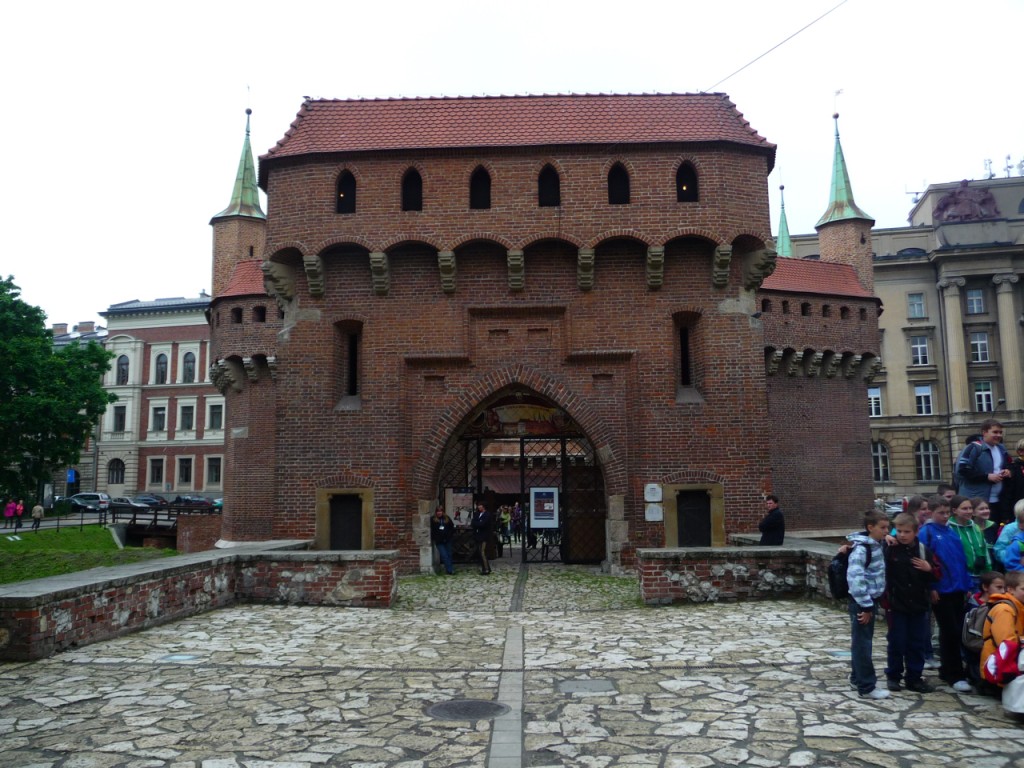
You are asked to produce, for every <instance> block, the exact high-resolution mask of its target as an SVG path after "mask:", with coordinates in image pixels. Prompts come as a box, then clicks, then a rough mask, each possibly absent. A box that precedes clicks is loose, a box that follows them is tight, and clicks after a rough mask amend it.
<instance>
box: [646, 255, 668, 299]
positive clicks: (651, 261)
mask: <svg viewBox="0 0 1024 768" xmlns="http://www.w3.org/2000/svg"><path fill="white" fill-rule="evenodd" d="M664 283H665V249H664V248H663V247H662V246H660V245H652V246H651V247H650V248H648V249H647V287H648V288H649V289H651V290H652V291H655V290H657V289H658V288H661V286H662V285H664Z"/></svg>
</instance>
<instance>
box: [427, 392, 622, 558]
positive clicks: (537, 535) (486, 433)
mask: <svg viewBox="0 0 1024 768" xmlns="http://www.w3.org/2000/svg"><path fill="white" fill-rule="evenodd" d="M436 493H437V496H436V502H437V503H438V504H441V505H443V506H444V507H445V508H446V510H447V511H448V513H449V515H451V517H452V518H453V519H454V520H455V523H456V526H457V528H458V527H462V528H464V529H465V528H466V526H467V525H468V518H469V513H470V511H471V509H472V507H473V505H474V504H476V503H478V502H483V503H484V505H485V506H486V507H487V508H488V509H490V510H491V511H492V512H493V513H495V514H496V516H497V515H500V510H509V513H510V516H511V530H510V531H507V532H505V533H507V534H508V535H506V536H505V538H506V540H507V543H508V545H509V546H510V547H512V548H513V552H515V550H516V547H514V546H513V545H514V544H517V545H518V557H519V559H520V560H521V561H522V562H529V561H534V562H537V561H546V562H564V563H600V562H602V561H604V560H605V559H606V557H607V542H606V536H605V528H606V526H605V522H606V520H607V511H606V503H605V490H604V476H603V474H602V471H601V464H600V461H599V460H598V457H597V453H596V451H595V450H594V447H593V445H592V444H591V442H590V440H589V439H588V438H587V436H586V434H585V433H584V431H583V429H582V428H581V427H580V425H579V424H578V423H577V422H576V421H575V420H574V419H573V418H572V417H571V416H570V415H569V414H568V413H566V411H565V410H564V409H562V408H560V407H559V406H558V405H556V404H555V403H553V402H552V401H551V400H549V399H548V398H545V397H543V396H541V395H539V394H537V393H536V392H532V391H530V390H529V389H527V388H525V387H513V388H509V389H506V390H503V391H500V392H497V393H495V394H494V395H492V396H491V397H489V398H487V399H486V400H485V401H484V402H482V403H480V404H479V405H478V407H477V408H476V409H474V411H473V412H472V413H471V414H470V416H469V417H468V418H467V419H466V420H465V421H464V422H463V424H462V426H461V428H460V429H459V430H457V431H455V432H454V433H453V434H452V436H451V438H450V440H449V441H448V445H447V447H446V449H445V451H444V453H443V454H442V457H441V461H440V464H439V467H438V473H437V491H436ZM465 532H466V534H467V535H466V536H463V537H461V538H463V539H466V542H467V545H469V546H467V551H468V552H470V553H471V552H472V547H471V545H470V542H469V537H468V529H466V531H465ZM458 551H459V537H458V536H457V538H456V552H457V553H458Z"/></svg>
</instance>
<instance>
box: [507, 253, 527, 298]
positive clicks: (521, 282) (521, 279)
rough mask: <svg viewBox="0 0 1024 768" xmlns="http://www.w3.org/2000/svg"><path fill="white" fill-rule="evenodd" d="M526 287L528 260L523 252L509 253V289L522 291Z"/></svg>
mask: <svg viewBox="0 0 1024 768" xmlns="http://www.w3.org/2000/svg"><path fill="white" fill-rule="evenodd" d="M525 287H526V258H525V257H524V256H523V252H522V251H509V252H508V289H509V290H510V291H521V290H523V289H524V288H525Z"/></svg>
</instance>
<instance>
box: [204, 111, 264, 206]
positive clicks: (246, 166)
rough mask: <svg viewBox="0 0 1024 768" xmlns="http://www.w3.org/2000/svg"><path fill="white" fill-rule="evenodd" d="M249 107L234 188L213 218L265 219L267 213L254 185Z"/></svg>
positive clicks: (254, 170)
mask: <svg viewBox="0 0 1024 768" xmlns="http://www.w3.org/2000/svg"><path fill="white" fill-rule="evenodd" d="M251 114H252V110H251V109H246V110H245V142H244V143H243V144H242V157H241V159H240V160H239V161H238V175H237V176H236V177H235V188H234V190H233V191H232V192H231V202H230V203H229V204H228V207H227V208H225V209H224V210H223V211H221V212H220V213H218V214H217V215H216V216H214V217H213V218H215V219H219V218H221V217H222V216H248V217H250V218H253V219H265V218H267V214H265V213H264V212H263V209H262V208H260V193H259V190H258V189H257V186H256V165H255V164H254V163H253V161H252V148H251V147H250V146H249V115H251Z"/></svg>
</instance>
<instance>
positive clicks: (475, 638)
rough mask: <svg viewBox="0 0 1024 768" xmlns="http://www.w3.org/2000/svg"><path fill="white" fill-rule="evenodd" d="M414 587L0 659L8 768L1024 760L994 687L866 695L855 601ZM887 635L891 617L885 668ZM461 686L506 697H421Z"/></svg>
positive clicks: (505, 580) (460, 692)
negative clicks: (839, 606)
mask: <svg viewBox="0 0 1024 768" xmlns="http://www.w3.org/2000/svg"><path fill="white" fill-rule="evenodd" d="M400 593H401V595H402V599H401V600H400V602H399V604H398V606H396V608H395V609H392V610H388V611H384V610H366V609H331V608H294V607H274V606H250V607H236V608H232V609H228V610H223V611H218V612H213V613H209V614H205V615H202V616H198V617H195V618H192V619H188V620H184V621H180V622H176V623H174V624H169V625H166V626H163V627H160V628H157V629H152V630H148V631H145V632H142V633H138V634H135V635H131V636H128V637H125V638H121V639H118V640H114V641H110V642H107V643H102V644H97V645H93V646H89V647H86V648H83V649H81V650H77V651H72V652H68V653H64V654H61V655H59V656H56V657H54V658H51V659H46V660H43V661H38V662H31V663H6V664H3V665H0V765H2V766H66V767H72V766H73V767H74V768H91V767H93V766H95V767H97V768H107V767H113V766H118V767H120V766H125V767H128V766H131V767H133V768H144V767H147V766H154V767H155V766H182V767H184V766H204V767H205V768H227V767H229V766H253V767H254V768H257V767H258V768H286V767H287V768H291V767H293V766H294V767H298V766H318V765H344V766H353V768H441V767H443V766H480V767H481V768H483V767H484V766H494V768H506V767H507V768H512V766H517V767H518V766H581V767H584V766H585V767H586V768H606V767H608V766H659V767H660V766H664V768H703V767H705V766H734V765H744V766H869V765H871V766H907V767H909V766H919V765H929V766H964V767H965V768H967V766H970V768H990V767H996V766H999V767H1000V768H1002V767H1004V766H1024V746H1022V744H1024V728H1021V726H1020V725H1019V724H1018V722H1017V721H1016V720H1014V719H1012V718H1011V717H1010V716H1007V715H1005V714H1004V713H1003V712H1002V710H1001V708H1000V707H999V705H998V703H997V702H995V701H994V700H992V699H986V698H982V697H978V696H970V695H968V696H964V695H958V694H955V693H953V692H952V691H951V690H950V689H948V688H940V689H939V690H938V691H936V692H935V693H933V694H929V695H925V696H920V695H917V694H910V693H906V692H902V693H897V694H894V695H893V697H892V698H891V699H888V700H885V701H881V702H869V701H864V700H861V699H859V698H858V697H857V695H856V693H855V692H854V691H852V690H850V689H849V687H848V686H847V684H846V673H847V667H846V663H845V662H844V661H843V658H842V656H843V651H844V650H845V648H846V646H847V643H848V629H847V626H846V621H847V619H846V617H845V614H844V612H842V611H839V610H836V609H835V608H833V607H831V606H826V605H824V604H821V603H779V602H765V603H745V604H712V605H699V606H675V607H668V608H658V609H651V608H643V607H641V606H639V605H638V604H637V601H636V585H635V582H634V581H632V580H630V579H615V578H611V577H600V576H595V575H592V574H591V573H590V571H589V569H583V568H566V567H562V566H551V565H531V566H530V567H529V571H528V572H527V571H525V570H520V569H518V568H517V567H513V566H504V567H498V568H496V569H495V573H494V575H492V576H489V577H482V576H477V575H474V574H472V573H460V574H458V575H457V576H455V577H444V576H437V577H414V578H410V579H404V580H403V581H402V584H401V586H400ZM883 650H884V637H882V636H881V633H879V636H878V637H877V638H876V657H877V659H876V663H877V666H878V668H879V671H881V668H882V666H883V665H884V664H883V661H882V651H883ZM457 700H469V701H471V702H477V704H473V705H467V706H472V707H477V706H481V705H480V704H479V702H496V703H499V704H504V705H505V706H506V707H507V708H508V709H507V711H505V712H504V713H503V714H498V715H497V717H496V718H495V719H481V720H477V721H468V720H445V719H439V718H437V717H435V716H433V714H432V713H433V711H432V713H428V710H429V709H430V708H431V707H432V706H433V705H436V704H439V703H443V702H449V701H457Z"/></svg>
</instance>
